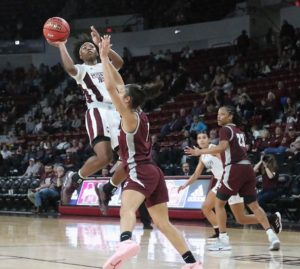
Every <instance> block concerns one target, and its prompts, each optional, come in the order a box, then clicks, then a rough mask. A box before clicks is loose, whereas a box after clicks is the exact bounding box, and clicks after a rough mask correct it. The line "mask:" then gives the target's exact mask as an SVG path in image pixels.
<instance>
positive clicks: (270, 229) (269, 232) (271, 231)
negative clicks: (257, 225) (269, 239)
mask: <svg viewBox="0 0 300 269" xmlns="http://www.w3.org/2000/svg"><path fill="white" fill-rule="evenodd" d="M266 234H267V235H269V236H270V235H273V234H275V233H274V231H273V230H272V228H271V227H270V228H268V229H266Z"/></svg>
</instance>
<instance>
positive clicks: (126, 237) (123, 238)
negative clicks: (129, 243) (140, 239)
mask: <svg viewBox="0 0 300 269" xmlns="http://www.w3.org/2000/svg"><path fill="white" fill-rule="evenodd" d="M131 236H132V232H129V231H126V232H123V233H121V235H120V241H121V242H123V241H126V240H129V239H131Z"/></svg>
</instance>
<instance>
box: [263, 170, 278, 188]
mask: <svg viewBox="0 0 300 269" xmlns="http://www.w3.org/2000/svg"><path fill="white" fill-rule="evenodd" d="M277 185H278V174H277V173H274V177H273V178H269V177H268V175H267V173H266V172H265V173H264V174H263V175H262V187H263V190H270V189H276V188H277Z"/></svg>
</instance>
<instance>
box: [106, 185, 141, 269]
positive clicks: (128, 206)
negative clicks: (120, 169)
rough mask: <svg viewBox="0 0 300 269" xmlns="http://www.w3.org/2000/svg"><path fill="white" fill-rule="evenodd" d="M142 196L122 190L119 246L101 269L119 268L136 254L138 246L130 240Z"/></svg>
mask: <svg viewBox="0 0 300 269" xmlns="http://www.w3.org/2000/svg"><path fill="white" fill-rule="evenodd" d="M144 200H145V196H144V194H142V193H140V192H138V191H135V190H131V189H130V190H124V191H123V193H122V205H121V209H120V218H121V219H120V229H121V235H120V244H119V245H118V247H117V249H116V252H115V253H114V254H113V255H112V256H111V257H110V258H109V259H108V260H107V261H106V262H105V264H104V265H103V269H117V268H120V267H121V265H122V264H123V262H124V261H126V260H128V259H130V258H131V257H133V256H135V255H137V254H138V252H139V251H140V246H139V245H138V244H137V243H136V242H134V241H132V240H131V237H132V231H133V228H134V225H135V223H136V211H137V209H138V208H139V206H140V205H141V204H142V203H143V202H144Z"/></svg>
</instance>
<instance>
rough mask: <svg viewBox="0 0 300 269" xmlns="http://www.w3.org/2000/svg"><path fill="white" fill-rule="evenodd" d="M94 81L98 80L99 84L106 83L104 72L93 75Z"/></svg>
mask: <svg viewBox="0 0 300 269" xmlns="http://www.w3.org/2000/svg"><path fill="white" fill-rule="evenodd" d="M90 75H91V77H92V79H98V81H99V83H102V82H104V76H103V73H102V72H97V73H91V74H90Z"/></svg>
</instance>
